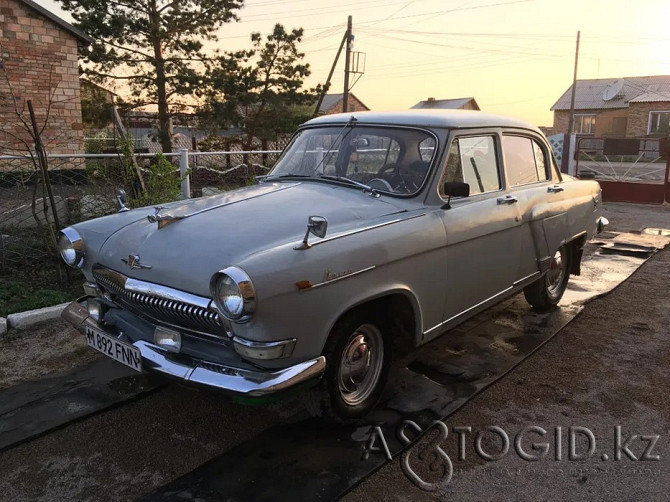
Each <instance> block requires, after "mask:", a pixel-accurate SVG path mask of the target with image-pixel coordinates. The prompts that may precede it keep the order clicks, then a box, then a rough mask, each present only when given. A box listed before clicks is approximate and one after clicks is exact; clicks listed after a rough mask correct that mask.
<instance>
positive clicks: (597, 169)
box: [575, 138, 670, 204]
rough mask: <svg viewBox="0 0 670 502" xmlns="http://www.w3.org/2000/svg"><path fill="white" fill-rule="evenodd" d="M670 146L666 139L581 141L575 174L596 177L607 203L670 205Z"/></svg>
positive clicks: (590, 139) (577, 149)
mask: <svg viewBox="0 0 670 502" xmlns="http://www.w3.org/2000/svg"><path fill="white" fill-rule="evenodd" d="M669 147H670V143H669V142H668V140H667V139H666V138H642V139H636V138H579V139H578V141H577V148H576V153H575V173H576V174H577V176H579V177H580V178H595V179H596V180H598V182H599V183H600V186H601V187H602V189H603V200H605V201H610V202H637V203H642V204H663V203H664V202H670V155H668V152H669Z"/></svg>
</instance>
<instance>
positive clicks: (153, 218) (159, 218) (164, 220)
mask: <svg viewBox="0 0 670 502" xmlns="http://www.w3.org/2000/svg"><path fill="white" fill-rule="evenodd" d="M163 209H165V206H156V207H154V214H150V215H148V216H147V220H149V223H156V222H158V230H160V229H161V228H163V227H166V226H167V225H169V224H170V223H174V222H175V221H178V220H181V219H182V218H183V216H170V215H169V214H166V215H162V214H160V212H161V211H162V210H163Z"/></svg>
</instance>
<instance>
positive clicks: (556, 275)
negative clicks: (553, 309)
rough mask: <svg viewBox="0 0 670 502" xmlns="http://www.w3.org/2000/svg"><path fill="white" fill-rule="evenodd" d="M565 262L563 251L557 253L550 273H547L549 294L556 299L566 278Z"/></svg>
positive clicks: (550, 266)
mask: <svg viewBox="0 0 670 502" xmlns="http://www.w3.org/2000/svg"><path fill="white" fill-rule="evenodd" d="M566 273H567V271H566V270H565V261H564V260H563V253H562V252H561V250H558V251H556V253H555V254H554V257H553V258H552V259H551V264H550V265H549V271H548V272H547V276H546V277H547V278H546V281H547V292H548V293H549V294H550V295H551V296H552V297H554V298H555V297H556V296H557V295H558V294H560V292H561V286H562V283H563V279H564V278H565V274H566Z"/></svg>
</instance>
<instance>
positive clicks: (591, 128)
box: [572, 114, 596, 134]
mask: <svg viewBox="0 0 670 502" xmlns="http://www.w3.org/2000/svg"><path fill="white" fill-rule="evenodd" d="M595 131H596V116H595V115H593V114H582V115H575V121H574V124H573V126H572V132H573V133H575V134H593V133H594V132H595Z"/></svg>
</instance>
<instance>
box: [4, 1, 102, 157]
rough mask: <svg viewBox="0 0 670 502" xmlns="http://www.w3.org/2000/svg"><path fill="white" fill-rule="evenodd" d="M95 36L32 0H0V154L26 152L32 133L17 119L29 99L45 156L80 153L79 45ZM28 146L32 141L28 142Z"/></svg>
mask: <svg viewBox="0 0 670 502" xmlns="http://www.w3.org/2000/svg"><path fill="white" fill-rule="evenodd" d="M91 42H93V40H92V39H91V38H90V37H88V36H87V35H85V34H84V33H82V32H81V31H79V30H78V29H76V28H75V27H74V26H72V25H70V24H68V23H67V22H65V21H63V20H62V19H60V18H59V17H57V16H55V15H54V14H53V13H51V12H49V11H48V10H46V9H45V8H43V7H41V6H39V5H37V4H36V3H34V2H32V1H31V0H0V54H1V56H2V58H1V59H0V124H1V125H0V153H3V154H7V153H13V152H12V151H13V150H14V149H16V148H18V149H19V150H18V151H15V153H25V146H22V144H21V142H20V141H18V140H17V136H18V137H19V138H21V139H23V140H24V141H26V142H28V143H32V142H31V141H30V136H29V135H28V132H27V131H25V128H24V127H22V125H21V122H20V120H19V119H18V117H17V110H19V111H20V110H23V113H24V115H23V116H24V117H25V118H27V117H28V112H27V107H26V101H27V100H32V103H33V107H34V109H35V115H36V118H37V123H38V125H39V126H41V124H43V123H44V121H45V118H46V114H47V110H48V108H49V101H50V96H53V97H52V98H51V101H52V102H51V110H50V112H49V119H48V124H47V127H46V128H45V130H44V131H43V134H42V138H43V142H44V144H45V147H46V149H47V152H48V153H49V154H54V153H60V154H72V153H82V151H83V144H84V132H83V129H82V118H81V102H80V87H79V85H80V84H79V68H78V63H79V47H80V46H81V45H83V44H90V43H91ZM31 146H32V145H31Z"/></svg>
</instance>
